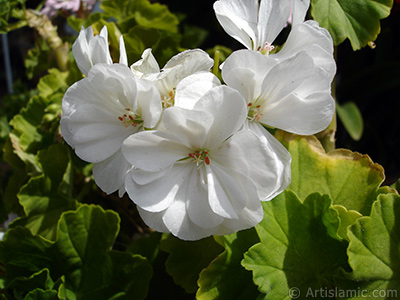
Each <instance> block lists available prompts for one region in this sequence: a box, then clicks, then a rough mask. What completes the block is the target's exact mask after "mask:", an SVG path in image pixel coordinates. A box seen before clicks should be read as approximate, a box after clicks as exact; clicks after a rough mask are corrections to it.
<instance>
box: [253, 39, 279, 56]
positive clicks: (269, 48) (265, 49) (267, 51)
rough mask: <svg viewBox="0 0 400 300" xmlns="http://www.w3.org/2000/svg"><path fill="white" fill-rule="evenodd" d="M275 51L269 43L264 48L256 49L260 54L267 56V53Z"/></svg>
mask: <svg viewBox="0 0 400 300" xmlns="http://www.w3.org/2000/svg"><path fill="white" fill-rule="evenodd" d="M274 49H275V46H273V45H272V44H271V43H268V42H266V43H265V46H264V47H263V48H261V46H260V47H259V48H258V49H257V50H258V51H260V52H261V54H263V55H267V56H268V55H269V53H270V52H271V51H272V50H274Z"/></svg>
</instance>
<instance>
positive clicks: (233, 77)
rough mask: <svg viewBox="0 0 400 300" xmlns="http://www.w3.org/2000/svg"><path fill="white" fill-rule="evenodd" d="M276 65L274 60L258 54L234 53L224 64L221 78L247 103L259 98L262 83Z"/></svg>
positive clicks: (243, 51)
mask: <svg viewBox="0 0 400 300" xmlns="http://www.w3.org/2000/svg"><path fill="white" fill-rule="evenodd" d="M276 64H277V61H276V60H275V59H272V58H270V57H267V56H265V55H262V54H261V53H259V52H254V51H249V50H239V51H235V52H233V53H232V54H231V55H230V56H229V57H228V58H227V60H226V61H225V62H224V66H223V68H222V78H223V79H224V81H225V82H226V83H227V84H228V85H229V86H230V87H232V88H234V89H236V90H238V91H239V92H240V93H241V94H242V96H243V97H244V98H245V100H246V103H249V102H252V101H254V100H255V99H257V98H258V97H259V96H260V94H261V84H262V81H263V79H264V78H265V76H266V75H267V74H268V72H270V70H271V69H272V68H273V67H274V66H275V65H276Z"/></svg>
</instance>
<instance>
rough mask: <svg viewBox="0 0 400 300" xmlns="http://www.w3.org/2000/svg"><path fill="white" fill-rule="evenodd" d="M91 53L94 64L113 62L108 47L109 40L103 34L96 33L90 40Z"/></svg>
mask: <svg viewBox="0 0 400 300" xmlns="http://www.w3.org/2000/svg"><path fill="white" fill-rule="evenodd" d="M89 53H90V59H91V61H92V65H93V66H94V65H96V64H100V63H106V64H112V63H113V62H112V59H111V54H110V50H109V48H108V40H106V39H105V38H104V37H102V36H101V35H96V36H94V37H93V38H92V39H91V40H90V41H89Z"/></svg>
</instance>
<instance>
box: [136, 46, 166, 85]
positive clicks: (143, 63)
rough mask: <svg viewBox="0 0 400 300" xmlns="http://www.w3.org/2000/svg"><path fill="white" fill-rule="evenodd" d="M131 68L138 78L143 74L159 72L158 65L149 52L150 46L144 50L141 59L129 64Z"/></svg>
mask: <svg viewBox="0 0 400 300" xmlns="http://www.w3.org/2000/svg"><path fill="white" fill-rule="evenodd" d="M131 70H132V72H133V73H134V75H135V76H136V77H138V78H142V77H143V76H145V75H150V74H154V73H160V67H159V65H158V63H157V61H156V59H155V57H154V56H153V54H152V53H151V49H150V48H148V49H146V50H144V52H143V54H142V59H141V60H138V61H137V62H135V63H134V64H133V65H131Z"/></svg>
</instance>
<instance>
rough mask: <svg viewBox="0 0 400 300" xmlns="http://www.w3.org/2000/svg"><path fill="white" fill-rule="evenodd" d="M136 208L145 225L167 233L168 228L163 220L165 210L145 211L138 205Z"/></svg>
mask: <svg viewBox="0 0 400 300" xmlns="http://www.w3.org/2000/svg"><path fill="white" fill-rule="evenodd" d="M137 210H138V212H139V215H140V217H141V218H142V219H143V221H144V222H145V223H146V225H147V226H149V227H150V228H153V229H155V230H157V231H158V232H165V233H169V230H168V228H167V226H165V224H164V221H163V215H164V214H165V211H162V212H157V213H156V212H150V211H146V210H144V209H142V208H140V207H138V208H137Z"/></svg>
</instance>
